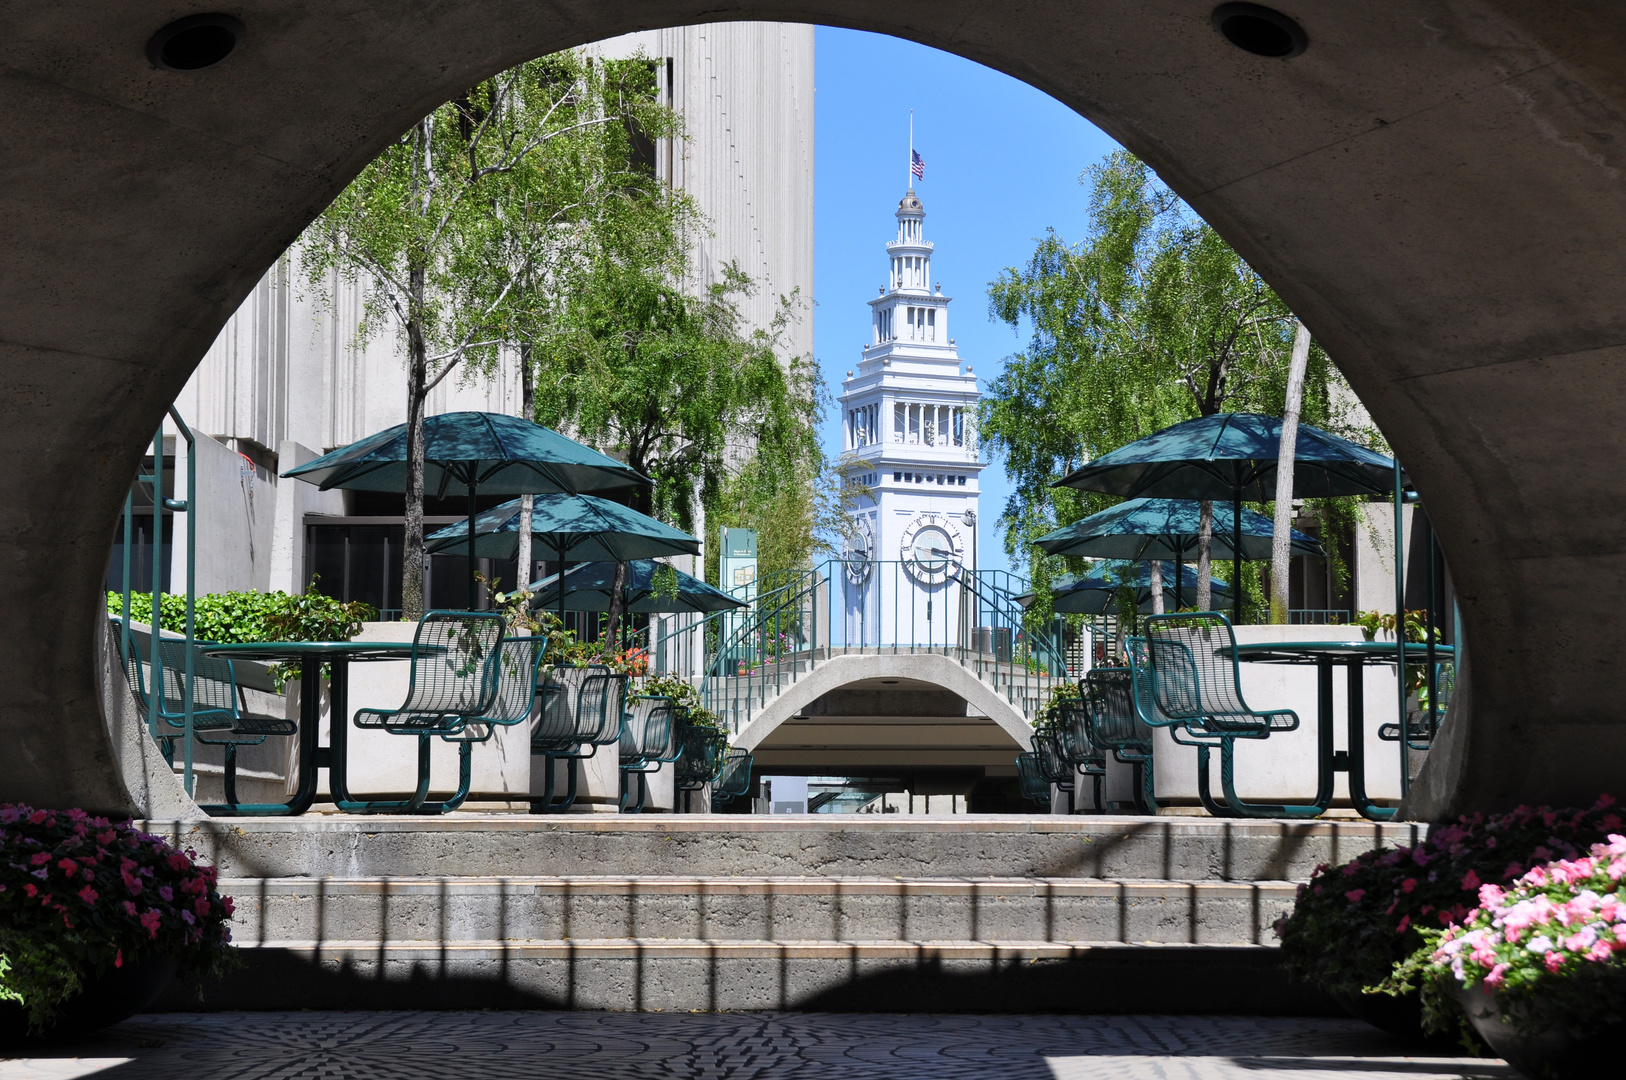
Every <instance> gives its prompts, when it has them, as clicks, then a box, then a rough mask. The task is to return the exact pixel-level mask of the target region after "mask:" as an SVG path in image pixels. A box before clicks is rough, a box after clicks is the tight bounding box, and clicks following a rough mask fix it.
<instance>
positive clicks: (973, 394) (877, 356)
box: [838, 187, 983, 646]
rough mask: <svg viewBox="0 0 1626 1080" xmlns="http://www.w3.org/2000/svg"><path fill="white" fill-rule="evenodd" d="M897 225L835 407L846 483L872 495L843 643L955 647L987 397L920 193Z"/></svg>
mask: <svg viewBox="0 0 1626 1080" xmlns="http://www.w3.org/2000/svg"><path fill="white" fill-rule="evenodd" d="M897 219H898V235H897V239H895V240H893V241H892V242H890V243H888V244H887V245H886V254H887V259H888V261H889V265H890V268H891V269H890V276H889V277H888V279H887V287H886V288H884V289H882V290H881V293H880V295H879V296H878V297H876V298H875V299H874V300H871V301H870V302H869V306H870V309H871V319H870V340H869V343H868V344H867V345H865V346H864V349H863V352H862V354H861V356H860V358H859V362H858V369H857V371H856V372H851V371H849V372H848V373H847V378H846V380H845V381H844V382H843V384H842V392H841V396H840V398H839V399H838V400H840V402H841V405H842V409H843V412H842V420H843V422H842V439H843V450H844V451H845V458H846V461H847V468H846V475H847V478H848V481H849V482H851V483H860V484H864V485H866V486H867V487H868V488H869V489H870V490H871V491H872V492H873V493H874V498H873V499H866V500H864V503H863V505H861V506H860V507H858V508H857V509H856V510H855V511H854V516H855V517H856V518H857V521H858V530H859V534H860V536H859V539H858V540H856V541H854V542H852V543H850V544H849V546H848V551H847V553H846V556H847V573H846V582H845V594H846V611H847V640H848V642H849V643H851V644H859V643H863V644H871V645H873V644H889V645H890V644H896V645H919V646H943V645H955V644H958V643H959V638H960V634H961V632H962V627H961V625H960V624H961V621H962V617H963V614H964V613H963V612H962V611H961V610H960V609H961V607H962V604H963V602H964V590H963V589H962V587H961V580H962V574H964V573H966V572H969V571H972V570H975V567H974V566H973V565H972V560H973V558H974V552H975V545H974V544H973V543H972V536H973V533H974V530H975V528H976V525H975V522H976V509H977V491H978V488H977V477H978V475H979V474H980V473H981V472H982V469H983V463H982V461H981V460H979V458H978V454H977V439H976V427H975V423H976V411H977V399H978V397H979V396H980V395H979V394H978V392H977V380H976V376H974V375H973V374H972V373H971V368H970V367H966V368H964V369H963V370H962V369H961V365H960V354H959V352H958V350H956V349H955V347H954V339H953V338H951V337H949V323H948V305H949V299H950V298H949V297H947V296H944V295H943V292H942V289H941V286H939V285H937V284H935V283H934V282H933V281H932V244H931V243H930V242H928V241H927V240H926V238H925V236H924V234H923V231H922V225H923V223H924V222H925V219H926V210H925V208H924V207H922V206H921V204H920V199H919V198H917V197H916V195H915V192H914V188H913V187H911V188H910V189H909V191H908V192H907V193H906V194H905V195H904V196H903V200H902V201H901V202H899V203H898V212H897Z"/></svg>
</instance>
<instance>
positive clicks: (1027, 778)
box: [1016, 750, 1050, 810]
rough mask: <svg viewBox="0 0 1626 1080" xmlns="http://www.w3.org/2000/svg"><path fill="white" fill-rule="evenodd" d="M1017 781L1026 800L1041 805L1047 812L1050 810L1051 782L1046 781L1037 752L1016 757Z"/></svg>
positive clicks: (1028, 752)
mask: <svg viewBox="0 0 1626 1080" xmlns="http://www.w3.org/2000/svg"><path fill="white" fill-rule="evenodd" d="M1016 780H1017V784H1018V785H1019V786H1020V787H1021V789H1022V797H1023V798H1024V799H1031V800H1032V801H1034V802H1036V803H1040V804H1042V805H1043V806H1044V807H1045V808H1046V809H1047V810H1048V809H1049V808H1050V781H1049V780H1047V779H1045V775H1044V770H1043V768H1042V767H1041V766H1040V764H1039V755H1038V753H1037V752H1036V751H1032V750H1029V751H1026V752H1025V753H1021V754H1017V755H1016Z"/></svg>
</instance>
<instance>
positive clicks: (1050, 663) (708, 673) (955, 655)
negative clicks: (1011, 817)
mask: <svg viewBox="0 0 1626 1080" xmlns="http://www.w3.org/2000/svg"><path fill="white" fill-rule="evenodd" d="M1027 589H1028V583H1027V581H1026V580H1024V579H1023V578H1020V577H1017V576H1016V575H1014V574H1010V573H1008V572H1007V571H1003V570H983V571H977V572H972V571H968V570H964V569H962V568H961V567H959V566H957V565H955V564H953V563H937V564H932V563H926V564H920V563H905V562H870V561H857V560H852V561H848V560H841V559H831V560H828V561H826V562H824V563H821V564H819V565H817V566H814V567H812V568H809V569H804V570H795V571H789V572H785V573H780V574H775V575H767V576H764V577H762V578H759V579H758V580H757V582H756V595H755V596H754V597H753V598H752V600H751V603H750V605H749V606H748V607H746V608H741V609H738V610H735V611H727V612H718V613H715V614H712V615H708V616H706V617H704V618H703V619H702V618H692V619H690V620H688V621H686V622H675V623H674V624H673V625H672V626H671V627H670V628H668V629H666V630H664V631H663V632H657V633H652V634H651V638H650V645H649V656H650V672H651V673H652V674H662V675H676V676H679V677H683V678H688V679H690V680H691V681H693V682H695V683H696V684H697V685H698V687H699V689H700V691H701V699H702V701H703V703H704V704H705V706H706V707H707V708H708V709H710V710H711V711H712V712H714V713H716V714H717V715H718V717H719V718H720V719H721V720H722V721H723V723H724V724H725V726H726V727H727V728H728V729H729V730H730V731H731V732H738V731H739V730H740V728H742V727H744V726H745V725H746V724H748V723H750V721H751V719H752V718H753V717H754V716H755V715H756V714H757V713H758V712H759V711H760V710H761V709H762V708H763V707H764V706H765V705H767V703H768V702H769V701H772V700H773V699H774V698H776V697H777V696H779V694H781V693H783V692H784V691H785V690H787V689H789V688H790V687H791V686H793V685H794V684H795V683H797V682H798V681H800V680H801V679H804V678H806V677H807V676H808V675H809V674H811V672H812V671H813V669H814V668H816V667H817V666H818V665H820V664H823V663H826V662H828V661H829V660H830V659H831V658H833V657H839V656H850V655H861V654H871V655H874V654H894V655H904V654H923V653H929V654H935V655H941V656H947V657H950V658H952V659H954V660H955V661H956V662H958V663H959V664H961V665H962V666H964V667H965V668H966V669H967V670H969V671H971V672H973V673H974V674H975V675H976V676H977V677H978V678H980V679H981V680H983V681H984V682H985V683H987V684H988V685H989V686H990V687H991V688H992V689H993V690H995V691H996V692H997V693H999V694H1000V695H1001V696H1003V697H1004V698H1005V699H1006V700H1007V701H1009V702H1010V703H1011V704H1012V705H1013V706H1014V707H1015V708H1016V709H1017V710H1018V711H1020V712H1021V713H1022V714H1023V715H1024V716H1026V717H1028V718H1029V719H1030V720H1031V719H1032V718H1033V717H1034V716H1035V715H1036V714H1037V712H1038V710H1039V708H1040V707H1041V703H1042V701H1043V699H1044V697H1045V696H1046V693H1047V691H1048V688H1049V685H1050V683H1051V681H1052V680H1053V679H1056V678H1063V677H1065V676H1066V673H1067V665H1066V659H1065V656H1064V647H1063V644H1062V642H1063V634H1062V630H1063V627H1064V625H1065V619H1063V618H1061V617H1058V618H1056V619H1054V620H1053V621H1052V622H1051V623H1050V624H1048V625H1047V626H1046V627H1044V628H1043V630H1042V631H1041V632H1034V631H1033V630H1032V629H1031V628H1029V627H1027V626H1025V625H1024V620H1023V615H1024V612H1023V609H1022V607H1021V606H1020V605H1019V604H1017V603H1016V599H1015V598H1016V597H1017V596H1018V595H1020V594H1021V593H1024V592H1026V591H1027Z"/></svg>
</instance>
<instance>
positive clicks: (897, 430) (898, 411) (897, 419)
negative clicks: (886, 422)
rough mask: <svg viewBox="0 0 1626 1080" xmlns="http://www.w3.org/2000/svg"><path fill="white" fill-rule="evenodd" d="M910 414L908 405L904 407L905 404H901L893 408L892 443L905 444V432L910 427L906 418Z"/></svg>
mask: <svg viewBox="0 0 1626 1080" xmlns="http://www.w3.org/2000/svg"><path fill="white" fill-rule="evenodd" d="M908 412H909V406H907V405H904V404H901V403H900V404H897V405H894V406H892V441H893V442H903V433H904V430H905V429H906V428H907V427H908V426H909V422H908V420H907V419H905V417H906V416H907V415H908Z"/></svg>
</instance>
